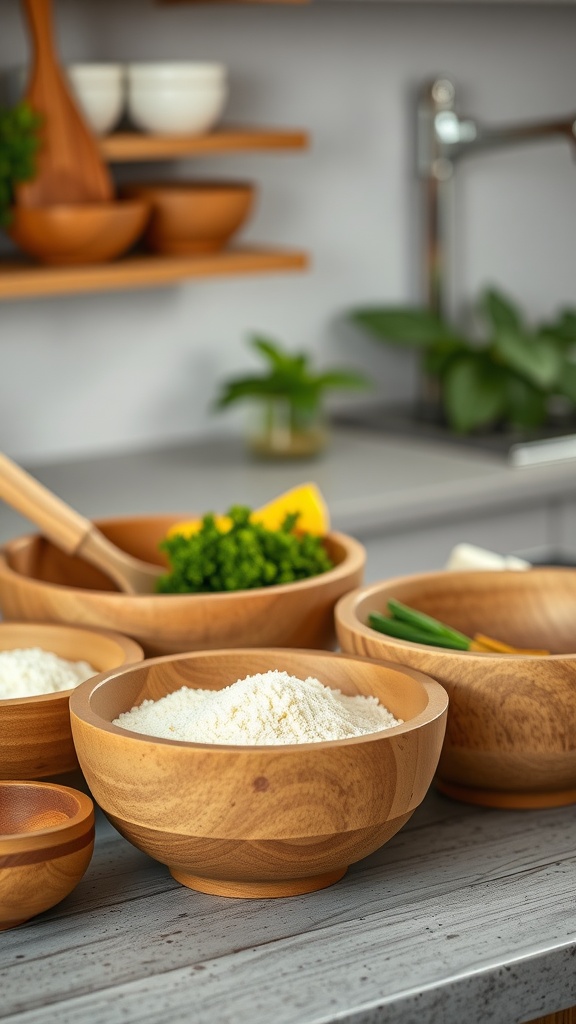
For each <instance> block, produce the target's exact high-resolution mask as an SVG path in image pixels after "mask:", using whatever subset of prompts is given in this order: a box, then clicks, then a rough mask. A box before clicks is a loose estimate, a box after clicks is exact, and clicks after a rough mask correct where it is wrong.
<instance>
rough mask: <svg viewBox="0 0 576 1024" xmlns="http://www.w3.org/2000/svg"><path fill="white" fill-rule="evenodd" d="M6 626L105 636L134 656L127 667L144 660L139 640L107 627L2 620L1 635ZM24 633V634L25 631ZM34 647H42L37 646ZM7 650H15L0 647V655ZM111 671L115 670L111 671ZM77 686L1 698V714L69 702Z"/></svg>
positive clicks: (0, 625) (129, 655)
mask: <svg viewBox="0 0 576 1024" xmlns="http://www.w3.org/2000/svg"><path fill="white" fill-rule="evenodd" d="M6 626H11V627H14V626H15V627H16V628H17V629H18V628H19V627H20V626H22V627H30V628H31V629H38V630H39V631H40V632H42V631H45V632H46V633H48V632H53V631H58V632H60V631H61V632H63V633H65V632H68V633H69V632H70V631H72V632H74V633H76V634H78V633H91V634H94V635H96V636H104V637H106V638H107V639H108V640H112V641H114V642H115V643H117V644H118V646H119V647H121V648H122V649H123V651H124V653H125V655H127V657H128V658H129V659H132V656H133V655H134V659H133V660H129V661H128V660H127V661H125V662H124V665H126V666H127V665H129V664H137V663H139V662H140V661H143V660H144V651H143V649H142V646H141V644H139V643H138V641H137V640H134V639H133V638H132V637H131V636H126V635H125V634H124V633H118V632H117V631H116V630H113V629H106V628H105V627H101V628H100V627H98V626H83V625H80V624H75V625H73V624H72V623H70V624H68V623H66V622H35V621H34V620H32V619H30V620H28V619H26V620H24V619H1V620H0V635H1V633H2V632H3V630H4V627H6ZM22 631H23V632H24V630H22ZM34 646H40V645H39V644H37V645H34ZM45 649H46V648H42V650H45ZM7 650H14V648H10V647H0V653H3V652H4V651H7ZM52 653H54V652H52ZM124 665H118V668H122V667H124ZM110 671H113V670H112V669H110ZM97 675H101V672H95V673H94V675H92V676H89V677H88V678H89V679H95V678H96V676H97ZM82 681H83V682H86V681H87V680H85V679H84V680H82ZM76 686H80V683H77V684H76ZM76 686H71V687H69V688H68V689H67V690H56V691H55V692H54V693H34V694H29V695H28V696H27V697H0V713H1V711H2V708H4V707H8V706H10V707H18V706H19V705H26V706H28V705H30V704H45V703H47V702H49V701H62V700H69V698H70V694H71V693H73V692H74V690H75V689H76Z"/></svg>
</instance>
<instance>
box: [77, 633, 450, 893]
mask: <svg viewBox="0 0 576 1024" xmlns="http://www.w3.org/2000/svg"><path fill="white" fill-rule="evenodd" d="M272 668H279V669H281V670H283V671H287V672H288V673H290V674H291V675H296V676H297V677H298V678H300V679H305V678H306V677H307V676H313V677H315V678H317V679H320V681H321V682H323V683H325V684H326V685H328V686H331V687H333V688H335V689H341V690H342V691H343V692H344V693H348V694H351V695H355V694H364V695H375V696H377V697H378V698H379V700H380V701H381V703H383V704H384V706H385V707H387V708H389V710H391V711H392V713H393V714H394V715H395V716H396V717H398V718H401V719H403V720H404V724H403V725H398V726H395V727H394V729H388V730H382V731H380V732H378V733H373V734H370V735H368V736H361V737H355V738H353V739H348V740H341V741H332V742H326V743H313V744H279V745H275V746H240V747H239V746H225V745H213V744H197V743H181V742H174V741H170V740H162V739H157V738H154V737H149V736H142V735H137V734H134V733H130V732H127V731H126V730H124V729H120V728H118V727H117V726H114V725H112V724H111V723H112V722H113V720H114V719H115V718H117V717H118V715H119V714H120V713H121V712H122V711H127V710H129V709H130V708H131V707H133V706H134V705H138V704H140V703H141V702H142V700H144V699H153V700H157V699H159V698H160V697H162V696H165V695H166V694H167V693H169V692H172V691H174V690H178V689H180V688H181V687H182V686H191V687H200V688H201V689H211V690H217V689H221V688H222V687H224V686H228V685H231V684H232V683H233V682H235V681H236V679H242V678H244V677H245V676H247V675H253V674H255V673H259V672H264V671H268V670H269V669H272ZM447 703H448V702H447V697H446V693H445V691H444V690H443V689H442V688H441V687H440V686H438V684H437V683H434V682H432V681H431V680H428V679H427V678H426V677H424V676H422V675H421V674H420V673H412V672H410V671H398V670H397V669H395V668H393V667H386V666H383V665H381V664H378V665H375V664H374V663H373V662H371V661H369V660H368V659H361V658H360V659H357V658H349V657H345V656H343V655H338V654H328V653H319V652H317V651H297V650H287V649H284V650H259V649H256V650H231V651H214V652H196V653H195V654H192V655H181V656H177V657H171V658H160V659H155V660H152V661H147V662H145V663H144V664H143V665H142V666H140V667H139V668H137V667H136V666H135V667H134V671H131V670H129V669H128V670H127V671H125V672H120V673H118V672H113V673H111V674H109V675H108V676H106V677H105V678H104V679H102V678H100V680H99V682H98V684H97V686H96V687H94V686H93V685H92V683H91V682H90V681H88V683H87V684H81V685H80V686H79V687H77V688H76V690H75V692H74V693H73V694H72V696H71V703H70V717H71V722H72V730H73V736H74V743H75V746H76V751H77V754H78V759H79V761H80V765H81V768H82V771H83V772H84V775H85V777H86V780H87V782H88V785H89V786H90V789H91V792H92V793H93V794H94V796H95V798H96V800H97V801H98V803H99V804H100V806H101V807H102V808H103V809H104V810H105V811H106V814H107V815H108V816H109V817H110V820H111V821H112V822H113V823H114V824H115V826H116V827H117V828H118V830H119V831H120V832H121V833H122V834H123V835H124V836H125V837H126V838H128V839H129V840H130V842H132V843H134V845H136V846H137V847H138V848H139V849H143V850H144V851H145V852H147V853H148V854H150V856H152V857H154V858H155V859H156V860H159V861H161V862H162V863H164V864H167V865H168V866H169V868H170V870H171V871H172V872H173V873H174V875H175V877H177V878H178V879H179V880H180V881H183V882H184V884H187V885H190V886H191V887H194V884H195V882H196V881H197V880H199V881H200V885H199V888H200V889H201V890H202V891H205V892H215V893H224V892H225V893H226V895H230V896H244V897H255V896H260V897H262V896H283V895H287V894H288V893H296V892H309V891H311V889H313V888H321V887H323V886H324V885H326V884H330V883H331V881H335V880H336V877H340V876H341V874H342V873H343V872H344V871H345V869H346V868H347V867H348V865H349V864H351V863H353V862H355V861H357V860H359V859H361V858H362V857H364V856H366V855H367V854H368V853H370V852H372V851H373V850H375V849H377V848H378V847H379V846H381V845H382V844H383V843H384V842H386V841H387V840H388V839H389V838H390V837H391V836H392V835H394V833H395V832H397V831H398V829H399V828H401V827H402V825H403V824H405V822H406V821H407V819H408V817H409V816H410V814H411V813H412V812H413V811H414V809H415V808H416V807H417V806H418V805H419V804H420V803H421V802H422V800H423V798H424V796H425V794H426V791H427V789H428V787H429V785H430V782H431V779H432V776H433V774H434V770H435V768H436V764H437V761H438V757H439V754H440V748H441V745H442V739H443V735H444V727H445V718H446V708H447ZM326 879H329V881H326Z"/></svg>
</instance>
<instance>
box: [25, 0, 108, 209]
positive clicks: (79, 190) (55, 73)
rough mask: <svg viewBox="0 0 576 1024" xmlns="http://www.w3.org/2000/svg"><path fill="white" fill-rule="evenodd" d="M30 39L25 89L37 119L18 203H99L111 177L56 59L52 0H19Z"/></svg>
mask: <svg viewBox="0 0 576 1024" xmlns="http://www.w3.org/2000/svg"><path fill="white" fill-rule="evenodd" d="M22 5H23V9H24V12H25V15H26V19H27V24H28V28H29V33H30V39H31V43H32V59H31V76H30V83H29V85H28V88H27V90H26V93H25V98H26V100H27V101H28V103H29V104H30V106H31V107H32V108H33V109H34V110H35V111H36V112H37V113H38V114H40V116H41V117H42V125H41V129H40V131H41V144H40V149H39V152H38V156H37V173H36V176H35V178H34V179H33V180H32V181H30V182H24V183H22V184H21V185H19V186H18V188H17V190H16V202H17V205H19V206H49V205H51V204H52V203H88V202H104V201H107V200H110V199H112V197H113V194H114V188H113V184H112V179H111V177H110V175H109V173H108V169H107V167H106V164H105V163H104V160H103V159H102V156H101V155H100V149H99V146H98V143H97V142H96V140H95V138H94V136H93V135H92V132H91V131H90V129H89V128H88V126H87V124H86V122H85V120H84V117H83V116H82V114H81V113H80V111H79V109H78V106H77V104H76V102H75V100H74V99H73V97H72V94H71V92H70V89H69V87H68V84H67V82H66V79H65V77H64V74H63V72H62V69H61V67H60V65H59V63H58V58H57V56H56V49H55V46H54V40H53V32H52V2H51V0H22Z"/></svg>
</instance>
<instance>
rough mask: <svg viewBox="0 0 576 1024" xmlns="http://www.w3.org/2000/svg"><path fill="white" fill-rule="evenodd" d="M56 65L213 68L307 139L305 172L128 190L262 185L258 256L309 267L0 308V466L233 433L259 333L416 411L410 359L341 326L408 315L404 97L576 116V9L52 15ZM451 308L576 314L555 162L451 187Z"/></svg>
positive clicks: (342, 6)
mask: <svg viewBox="0 0 576 1024" xmlns="http://www.w3.org/2000/svg"><path fill="white" fill-rule="evenodd" d="M55 6H56V11H57V19H58V37H59V42H60V51H61V55H62V57H63V59H66V60H76V61H77V60H105V59H112V60H122V59H124V60H129V59H186V58H191V59H215V60H221V61H224V62H226V63H227V64H228V66H229V69H230V80H231V99H230V103H229V107H228V110H227V119H228V120H230V121H235V122H237V123H241V122H244V123H254V124H263V125H266V124H269V125H279V126H281V125H285V126H294V127H303V128H306V129H308V130H309V131H310V133H311V136H312V146H311V149H310V151H309V152H303V153H268V154H267V153H258V154H247V155H242V156H236V155H233V156H227V157H222V158H220V159H219V160H198V161H195V162H190V163H185V164H174V165H172V166H168V165H166V166H163V167H156V168H152V167H147V168H141V167H140V168H134V167H132V168H124V169H123V170H122V176H123V178H124V179H127V178H129V177H132V178H134V177H136V176H142V175H143V173H144V174H154V175H155V176H158V174H159V173H161V174H174V173H176V174H178V175H182V176H186V175H188V176H195V177H207V176H211V177H218V178H226V177H236V178H242V179H250V180H253V181H255V182H257V183H258V187H259V200H258V204H257V208H256V212H255V215H254V217H253V219H252V221H251V223H250V225H249V226H248V227H247V228H246V230H245V231H244V233H243V237H244V239H245V240H246V241H249V240H253V241H258V242H262V243H271V244H273V243H276V244H278V245H287V246H296V247H304V248H307V249H309V250H310V252H311V254H312V259H313V264H312V269H311V270H310V271H309V272H308V273H306V274H300V273H284V274H275V275H259V276H256V277H246V278H236V279H235V278H228V279H214V280H207V281H201V282H200V281H199V282H194V281H192V282H190V283H188V284H185V285H183V286H179V287H177V288H168V289H158V290H151V291H150V292H148V293H143V292H122V293H111V294H103V295H96V296H70V297H62V298H53V299H49V300H47V299H35V300H27V301H17V302H15V301H10V302H3V303H1V304H0V449H3V450H5V451H7V452H8V453H9V454H11V455H12V456H13V457H14V458H17V459H21V460H23V461H35V462H40V461H49V460H50V459H52V458H59V457H66V456H69V455H70V456H72V455H77V454H83V453H87V454H90V453H93V452H104V451H111V450H120V449H130V448H131V447H134V448H135V447H142V446H144V445H147V444H150V443H152V444H155V445H156V444H162V443H163V442H164V441H169V440H173V439H184V438H188V437H190V438H192V437H195V436H198V435H201V434H205V433H207V432H211V431H219V432H222V431H227V430H231V429H235V428H236V426H237V425H238V424H239V422H240V413H239V411H238V410H237V411H234V412H230V413H229V414H226V415H225V416H223V415H219V416H215V415H214V414H212V413H211V412H210V402H211V399H212V397H213V396H214V393H215V390H216V388H217V386H218V382H219V381H221V380H222V379H223V378H224V377H225V376H227V375H228V374H230V373H232V372H236V371H238V370H240V369H244V368H248V367H249V366H253V365H254V361H253V358H252V356H251V355H250V354H249V352H248V350H247V347H246V344H245V340H246V337H247V335H248V333H249V332H250V331H252V330H259V331H262V332H268V333H270V334H272V335H275V336H276V337H278V338H279V339H281V340H283V341H284V342H285V343H286V344H287V345H289V346H291V347H307V348H310V349H312V350H314V352H315V353H316V354H317V361H318V363H319V365H327V364H328V363H333V362H337V363H341V364H342V363H346V364H349V365H355V366H360V367H362V368H364V369H366V370H369V371H370V372H372V373H373V375H374V377H375V379H376V381H377V393H378V394H380V395H381V396H383V397H384V398H386V399H388V398H397V397H398V396H404V395H410V394H412V393H413V390H414V387H415V379H416V372H415V366H414V365H413V362H412V360H411V358H410V357H409V356H408V355H406V354H404V353H400V352H398V351H396V350H393V351H392V350H390V349H384V348H379V347H377V346H376V345H375V344H374V343H373V342H370V341H368V340H367V339H365V338H364V337H360V336H358V334H356V333H354V332H353V331H351V330H350V328H349V326H348V325H347V324H346V322H345V317H344V314H345V313H346V310H348V309H349V308H350V307H352V306H354V305H355V304H358V303H366V302H374V301H382V302H396V301H406V300H409V299H413V298H414V297H415V296H416V295H417V282H418V259H417V253H416V246H415V244H414V235H415V224H414V219H415V218H414V209H415V199H416V196H415V188H414V183H413V178H412V160H411V158H412V152H411V145H412V137H411V131H410V122H409V119H408V114H407V111H408V105H409V97H410V94H411V92H412V91H413V89H414V86H415V84H416V83H418V82H419V81H420V80H421V79H422V78H424V77H428V76H429V75H431V74H434V73H436V72H439V71H440V72H447V73H450V74H452V75H453V76H454V77H455V79H456V81H457V82H458V84H459V87H460V95H461V98H462V106H463V107H466V108H467V110H468V111H469V112H470V113H471V114H472V115H474V116H475V117H477V118H482V119H484V120H486V121H490V122H497V121H502V122H505V121H509V120H521V119H523V118H526V119H532V118H539V117H542V118H543V117H548V116H556V115H560V114H567V113H569V112H570V111H572V110H575V111H576V84H575V83H576V78H575V75H574V67H575V63H574V60H575V58H574V52H575V46H574V44H575V42H576V7H571V6H555V5H546V6H532V5H527V6H522V5H510V6H508V5H505V4H502V5H497V4H487V5H485V6H482V5H475V4H470V5H466V6H461V5H451V4H444V5H442V4H439V5H436V4H429V3H426V4H423V5H419V4H386V3H367V4H364V3H361V2H349V3H344V2H343V3H334V4H332V3H329V2H321V3H317V4H314V5H311V6H304V7H294V8H289V7H259V6H252V7H251V6H241V5H239V6H228V5H220V6H218V5H216V6H214V7H210V6H198V7H196V6H194V5H192V6H176V7H172V8H171V7H157V6H154V5H153V4H152V3H151V0H114V2H112V0H99V2H98V0H82V2H81V3H78V2H77V0H56V5H55ZM0 17H1V27H0V66H6V65H11V64H15V63H18V62H21V61H22V60H25V59H26V54H27V47H26V39H25V34H24V30H23V25H22V21H21V17H20V11H19V5H18V4H17V3H16V2H15V0H2V12H1V16H0ZM457 213H458V218H457V235H458V246H457V255H456V272H455V282H456V291H457V295H458V297H459V299H460V300H461V301H462V302H464V301H465V300H469V299H470V298H471V297H473V296H474V295H475V294H476V293H477V292H478V289H479V288H481V287H482V286H483V285H485V284H487V283H496V284H497V285H499V286H500V287H502V288H503V289H505V290H506V291H508V292H509V293H510V294H511V295H512V296H513V297H515V298H516V299H517V300H518V301H519V302H521V303H522V304H523V306H524V307H525V309H526V310H527V313H528V314H529V316H530V317H546V316H548V315H549V314H550V313H551V312H552V311H553V310H555V309H557V307H558V306H559V305H561V304H564V303H571V302H572V301H576V295H575V294H574V266H575V256H576V168H575V166H574V160H573V158H572V154H570V153H569V151H568V150H567V146H566V143H565V142H562V141H558V142H553V143H550V144H548V145H538V144H534V145H531V146H529V147H524V148H523V149H522V150H515V151H512V150H507V151H506V152H503V153H499V154H497V155H496V154H491V155H486V156H483V157H479V158H477V159H474V160H471V161H470V162H469V163H467V164H466V165H465V166H464V165H463V166H462V167H461V168H460V170H459V174H458V191H457Z"/></svg>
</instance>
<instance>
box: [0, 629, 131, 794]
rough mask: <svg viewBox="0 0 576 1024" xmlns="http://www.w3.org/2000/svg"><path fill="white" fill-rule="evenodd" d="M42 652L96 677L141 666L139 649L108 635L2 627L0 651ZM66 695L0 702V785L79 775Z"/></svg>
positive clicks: (105, 632) (106, 632)
mask: <svg viewBox="0 0 576 1024" xmlns="http://www.w3.org/2000/svg"><path fill="white" fill-rule="evenodd" d="M26 647H40V648H41V650H43V651H51V652H52V653H53V654H56V655H58V657H60V658H65V659H66V660H67V661H87V662H88V663H89V664H90V665H93V666H94V668H95V669H96V670H97V672H104V671H107V670H108V669H112V668H118V667H120V666H121V665H126V664H128V663H130V662H134V661H141V660H142V658H143V657H144V652H143V651H142V648H141V647H140V646H139V644H137V643H135V641H134V640H130V639H128V637H125V636H120V634H119V633H115V632H112V631H110V630H98V631H96V630H94V629H83V628H80V627H78V626H62V625H52V624H50V623H46V622H0V651H10V650H14V649H16V648H26ZM71 693H72V689H70V690H60V691H59V692H58V693H47V694H41V695H39V696H37V697H12V698H10V699H7V700H0V779H41V778H45V777H47V776H50V775H61V774H63V773H64V772H73V771H77V770H78V760H77V758H76V752H75V750H74V743H73V742H72V733H71V732H70V713H69V710H68V700H69V698H70V694H71Z"/></svg>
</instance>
